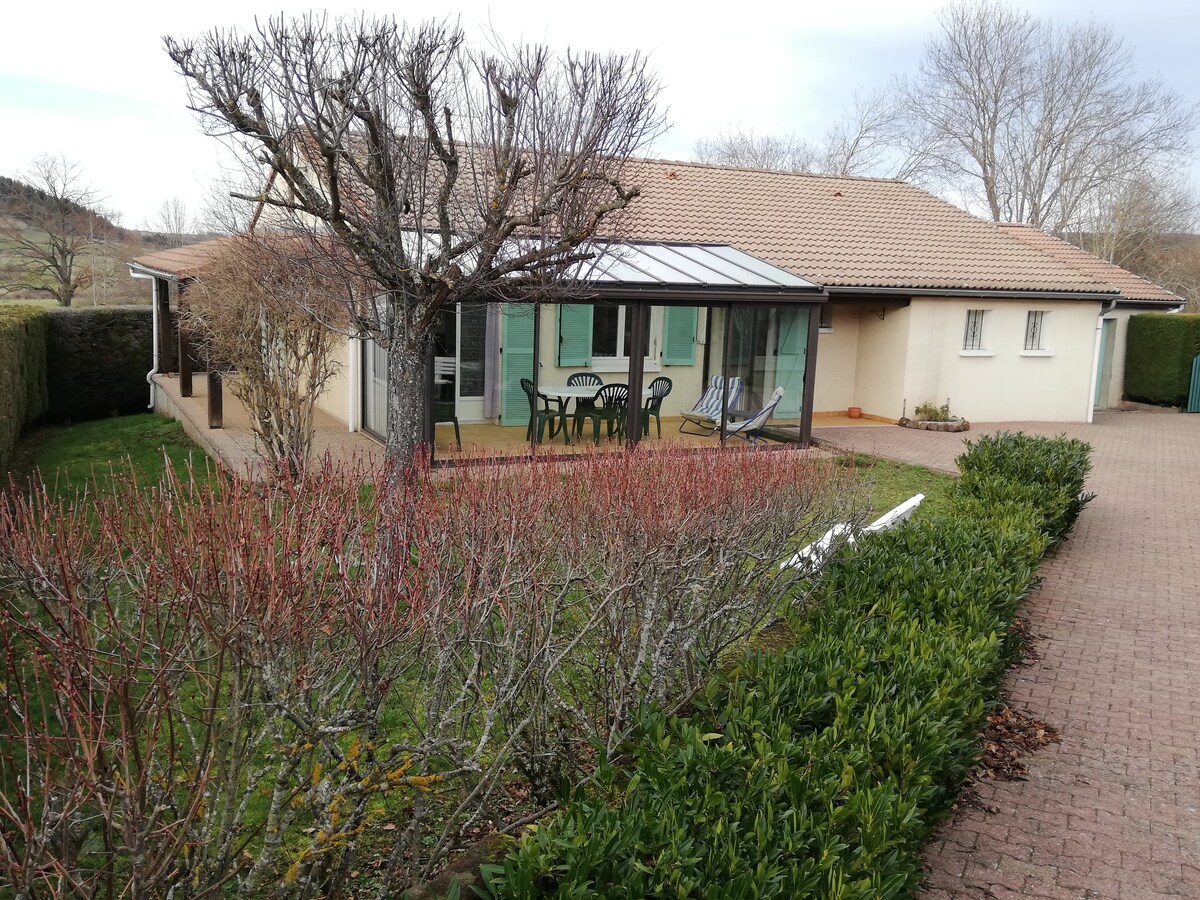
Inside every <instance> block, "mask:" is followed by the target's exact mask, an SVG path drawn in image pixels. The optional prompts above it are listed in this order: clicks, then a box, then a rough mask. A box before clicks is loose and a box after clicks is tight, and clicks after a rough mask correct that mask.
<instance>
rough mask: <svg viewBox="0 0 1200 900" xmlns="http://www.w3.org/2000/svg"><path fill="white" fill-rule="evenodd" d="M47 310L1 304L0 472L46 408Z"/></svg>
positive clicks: (6, 465) (21, 305)
mask: <svg viewBox="0 0 1200 900" xmlns="http://www.w3.org/2000/svg"><path fill="white" fill-rule="evenodd" d="M49 330H50V323H49V316H48V315H47V314H46V310H45V309H43V308H41V307H37V306H27V305H25V304H16V303H5V304H0V476H3V473H5V472H7V471H8V466H9V463H10V462H11V461H12V452H13V448H14V447H15V446H16V444H17V438H19V437H20V436H21V430H22V429H23V428H24V427H25V426H26V425H28V424H29V423H30V422H33V421H34V420H36V419H37V418H38V417H39V416H41V415H42V414H43V413H45V411H46V405H47V393H46V338H47V335H48V333H49Z"/></svg>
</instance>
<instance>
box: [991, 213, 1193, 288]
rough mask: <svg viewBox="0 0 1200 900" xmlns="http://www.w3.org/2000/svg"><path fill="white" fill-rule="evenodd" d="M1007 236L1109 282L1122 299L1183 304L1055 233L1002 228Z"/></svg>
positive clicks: (1148, 282)
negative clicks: (1057, 236) (1058, 236)
mask: <svg viewBox="0 0 1200 900" xmlns="http://www.w3.org/2000/svg"><path fill="white" fill-rule="evenodd" d="M1000 227H1001V228H1003V229H1004V232H1005V233H1006V234H1009V235H1011V236H1012V237H1015V238H1016V239H1017V240H1019V241H1021V242H1022V243H1024V244H1028V245H1029V246H1030V247H1034V248H1036V249H1038V250H1040V251H1042V252H1043V253H1046V254H1049V255H1050V256H1053V257H1054V258H1055V259H1057V260H1060V261H1061V262H1064V263H1066V264H1067V265H1068V266H1070V267H1071V268H1073V269H1076V270H1077V271H1079V272H1082V273H1083V274H1085V275H1087V276H1088V277H1089V278H1095V279H1096V280H1097V281H1105V282H1108V283H1109V284H1111V285H1112V286H1113V287H1115V288H1116V289H1117V290H1119V291H1120V292H1121V296H1122V297H1125V298H1127V299H1129V300H1162V301H1165V302H1169V303H1179V302H1181V298H1180V297H1177V296H1176V295H1175V294H1172V293H1171V292H1170V291H1167V290H1163V289H1162V288H1160V287H1159V286H1158V285H1156V284H1154V283H1153V282H1151V281H1147V280H1146V279H1145V278H1142V277H1140V276H1138V275H1134V274H1133V273H1132V272H1130V271H1129V270H1128V269H1122V268H1121V267H1120V266H1117V265H1113V264H1112V263H1110V262H1106V261H1104V260H1103V259H1101V258H1100V257H1098V256H1093V255H1092V254H1091V253H1088V252H1087V251H1086V250H1080V249H1079V248H1078V247H1076V246H1075V245H1074V244H1068V243H1067V242H1066V241H1064V240H1061V239H1060V238H1056V237H1054V235H1052V234H1046V232H1044V231H1042V230H1041V229H1040V228H1034V227H1033V226H1032V225H1001V226H1000Z"/></svg>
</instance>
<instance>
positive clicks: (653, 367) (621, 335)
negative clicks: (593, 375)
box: [591, 303, 663, 372]
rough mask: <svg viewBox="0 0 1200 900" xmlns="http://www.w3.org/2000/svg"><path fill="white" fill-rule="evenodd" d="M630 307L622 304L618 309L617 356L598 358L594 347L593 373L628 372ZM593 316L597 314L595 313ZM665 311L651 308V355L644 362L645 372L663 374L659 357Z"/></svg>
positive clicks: (659, 308) (593, 346) (656, 307)
mask: <svg viewBox="0 0 1200 900" xmlns="http://www.w3.org/2000/svg"><path fill="white" fill-rule="evenodd" d="M628 310H629V307H628V306H627V305H626V304H624V303H622V304H620V305H619V306H618V307H617V347H616V350H617V355H616V356H597V355H596V353H595V344H593V345H592V367H591V368H592V371H593V372H628V371H629V354H628V353H626V352H625V347H624V344H625V314H626V313H627V312H628ZM593 315H595V313H594V312H593ZM662 330H663V310H662V307H661V306H652V307H650V333H649V342H648V348H649V355H648V356H646V357H645V359H644V360H643V365H642V371H643V372H661V371H662V358H661V357H660V356H659V355H658V352H659V347H661V346H662Z"/></svg>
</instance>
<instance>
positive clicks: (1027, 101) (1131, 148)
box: [901, 0, 1198, 234]
mask: <svg viewBox="0 0 1200 900" xmlns="http://www.w3.org/2000/svg"><path fill="white" fill-rule="evenodd" d="M939 22H940V24H941V32H940V33H939V34H937V35H935V36H934V37H933V38H931V39H930V41H929V43H928V44H927V45H926V48H925V56H924V59H923V60H922V63H921V67H920V75H919V77H917V78H916V79H915V80H913V81H911V82H910V83H908V84H905V85H902V86H901V93H902V96H903V98H904V101H905V105H906V107H907V112H908V115H909V117H910V118H911V120H912V121H913V122H916V123H922V124H923V126H924V127H925V128H927V129H929V131H930V132H931V134H932V136H933V137H934V139H935V140H934V143H933V144H932V146H930V147H929V148H928V151H927V152H928V154H929V159H930V162H931V163H933V164H934V165H935V166H936V167H937V168H938V169H940V171H941V173H942V175H943V177H944V178H945V179H946V181H947V182H948V183H949V184H950V185H952V186H955V187H957V188H959V189H961V190H963V191H964V192H965V195H966V196H967V197H969V198H974V199H975V200H977V201H978V202H979V203H981V204H982V205H983V206H984V207H985V208H986V209H987V210H988V213H989V214H990V215H991V217H992V218H993V219H994V220H996V221H1008V222H1026V223H1029V224H1032V225H1036V226H1038V227H1039V228H1043V229H1045V230H1047V231H1050V232H1053V233H1056V234H1064V233H1067V232H1085V231H1094V230H1096V228H1097V224H1098V223H1097V222H1095V221H1089V218H1088V217H1089V215H1091V214H1093V213H1094V212H1095V211H1096V210H1097V209H1099V208H1101V207H1102V206H1103V205H1104V204H1103V200H1102V198H1103V197H1104V195H1105V194H1106V193H1108V192H1111V191H1112V190H1113V189H1114V187H1113V186H1114V185H1118V186H1125V185H1130V184H1133V183H1135V182H1136V181H1137V180H1138V179H1140V178H1142V177H1143V176H1144V175H1145V174H1146V173H1166V172H1170V171H1177V170H1178V169H1179V168H1180V166H1181V164H1182V162H1183V160H1184V159H1185V158H1186V156H1187V154H1188V152H1189V150H1190V146H1189V141H1190V136H1191V132H1192V130H1193V129H1194V127H1195V126H1196V124H1197V121H1198V116H1197V108H1196V107H1195V106H1193V105H1189V104H1187V103H1185V102H1183V100H1182V98H1180V96H1179V95H1178V94H1177V93H1175V92H1174V91H1171V90H1169V89H1168V88H1167V87H1165V86H1164V85H1163V83H1162V82H1161V81H1159V80H1156V79H1150V80H1144V81H1135V80H1134V69H1133V64H1132V53H1131V50H1130V48H1129V46H1128V45H1127V44H1126V43H1125V41H1124V40H1123V39H1122V38H1121V37H1119V36H1118V35H1117V34H1116V33H1115V32H1114V31H1113V30H1112V29H1111V28H1110V27H1108V26H1105V25H1101V24H1098V23H1096V22H1088V23H1086V24H1076V25H1069V26H1061V25H1056V24H1055V23H1053V22H1051V21H1049V20H1047V19H1039V18H1037V17H1035V16H1033V15H1032V14H1030V13H1027V12H1023V11H1020V10H1016V9H1013V8H1011V7H1008V6H1006V5H1005V4H1003V3H1001V2H999V0H969V2H962V3H956V4H953V5H951V6H949V7H946V8H945V9H944V10H943V11H942V12H941V14H940V15H939ZM1118 189H1120V188H1118Z"/></svg>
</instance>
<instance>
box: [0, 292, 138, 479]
mask: <svg viewBox="0 0 1200 900" xmlns="http://www.w3.org/2000/svg"><path fill="white" fill-rule="evenodd" d="M151 330H152V319H151V310H150V307H148V306H128V307H125V306H107V307H97V308H91V309H88V308H79V309H49V310H48V309H44V308H41V307H36V306H26V305H23V304H3V305H0V473H3V472H5V471H7V470H8V466H9V464H10V462H11V461H12V451H13V447H14V446H16V442H17V438H18V437H20V434H21V431H22V429H24V428H25V427H26V426H27V425H30V424H32V423H33V422H35V421H37V420H39V419H45V420H48V421H51V422H62V421H80V420H83V419H94V418H100V417H103V416H108V415H116V414H119V413H131V412H139V411H141V410H142V409H144V408H145V406H146V398H147V396H148V395H147V388H146V373H147V372H148V371H149V370H150V366H151V364H152V356H153V350H152V343H151V339H152V334H151Z"/></svg>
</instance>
